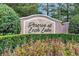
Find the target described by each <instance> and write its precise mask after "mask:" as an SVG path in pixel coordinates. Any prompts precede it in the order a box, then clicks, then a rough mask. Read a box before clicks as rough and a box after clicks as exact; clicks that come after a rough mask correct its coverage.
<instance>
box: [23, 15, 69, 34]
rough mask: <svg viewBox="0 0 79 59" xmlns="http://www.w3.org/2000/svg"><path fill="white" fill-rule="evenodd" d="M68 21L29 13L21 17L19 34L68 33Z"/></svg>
mask: <svg viewBox="0 0 79 59" xmlns="http://www.w3.org/2000/svg"><path fill="white" fill-rule="evenodd" d="M68 25H69V24H68V23H63V24H61V21H59V20H57V19H53V18H51V17H48V16H44V15H31V16H28V17H22V18H21V34H30V33H31V34H42V33H46V34H54V33H68Z"/></svg>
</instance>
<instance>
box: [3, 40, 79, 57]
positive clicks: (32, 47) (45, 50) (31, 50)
mask: <svg viewBox="0 0 79 59" xmlns="http://www.w3.org/2000/svg"><path fill="white" fill-rule="evenodd" d="M2 55H3V56H7V55H8V56H12V55H13V56H77V55H79V43H77V42H75V41H74V42H73V41H68V42H66V43H65V42H64V40H62V39H61V40H58V39H48V40H43V41H41V40H36V41H35V42H34V41H32V40H31V41H29V43H27V44H22V45H21V46H20V47H16V49H14V50H13V52H11V51H10V50H9V49H4V52H3V53H2Z"/></svg>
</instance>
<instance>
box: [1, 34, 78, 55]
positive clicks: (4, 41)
mask: <svg viewBox="0 0 79 59" xmlns="http://www.w3.org/2000/svg"><path fill="white" fill-rule="evenodd" d="M45 42H47V43H45ZM52 42H53V43H52ZM59 42H60V43H59ZM36 43H37V44H36ZM35 44H36V45H37V46H36V45H35ZM32 45H33V46H32ZM43 45H44V47H45V48H44V47H43V48H41V47H42V46H43ZM54 45H58V46H57V47H59V46H61V47H60V48H57V47H56V49H58V50H61V49H64V50H61V52H62V54H61V53H60V54H58V52H57V53H56V54H52V53H49V52H47V54H37V53H36V54H34V53H35V52H34V53H33V54H31V53H32V52H30V51H31V50H30V48H32V49H33V48H35V47H36V48H38V50H39V48H40V49H42V50H43V51H42V50H39V51H42V52H44V50H45V49H47V50H46V51H50V52H51V51H52V50H50V49H53V48H55V47H54ZM62 45H64V46H62ZM22 46H25V47H26V48H22ZM51 46H52V47H51ZM66 46H69V47H67V48H66ZM73 46H74V47H76V48H74V47H73ZM78 46H79V35H78V34H76V35H75V34H16V35H5V36H0V55H5V51H6V52H7V51H8V52H7V53H9V52H10V53H11V54H7V55H78V54H76V53H77V52H78V51H77V50H79V48H78ZM70 47H71V48H70ZM69 48H70V49H72V50H74V51H77V52H73V54H72V53H71V54H70V51H71V50H69ZM17 49H19V51H20V52H21V50H22V49H23V50H25V54H24V53H23V54H20V53H19V52H18V51H17ZM56 49H54V50H56ZM23 50H22V51H23ZM14 51H16V53H18V54H16V53H15V54H14ZM26 51H29V54H26ZM34 51H36V49H34ZM46 51H45V52H46ZM63 51H66V53H65V52H63ZM42 52H41V53H42ZM54 52H55V51H53V53H54ZM21 53H22V52H21ZM38 53H39V52H38ZM48 53H49V54H48Z"/></svg>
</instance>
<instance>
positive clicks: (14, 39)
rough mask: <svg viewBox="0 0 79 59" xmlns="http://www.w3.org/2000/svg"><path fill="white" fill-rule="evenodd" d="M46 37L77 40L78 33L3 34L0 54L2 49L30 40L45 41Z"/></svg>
mask: <svg viewBox="0 0 79 59" xmlns="http://www.w3.org/2000/svg"><path fill="white" fill-rule="evenodd" d="M48 39H58V40H61V39H62V40H64V43H66V42H67V41H76V42H79V35H74V34H16V35H5V36H0V54H1V53H2V52H3V51H4V49H6V48H9V49H11V50H13V49H15V48H16V47H17V46H21V45H22V44H26V43H28V42H29V41H30V40H32V41H34V42H35V41H36V40H41V41H45V40H48Z"/></svg>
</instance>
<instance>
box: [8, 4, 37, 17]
mask: <svg viewBox="0 0 79 59" xmlns="http://www.w3.org/2000/svg"><path fill="white" fill-rule="evenodd" d="M7 5H9V6H10V7H12V8H13V9H14V10H15V12H17V13H18V14H19V16H21V17H22V16H23V17H24V16H28V15H32V14H37V13H38V8H37V7H38V5H37V4H32V3H30V4H29V3H28V4H7Z"/></svg>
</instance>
